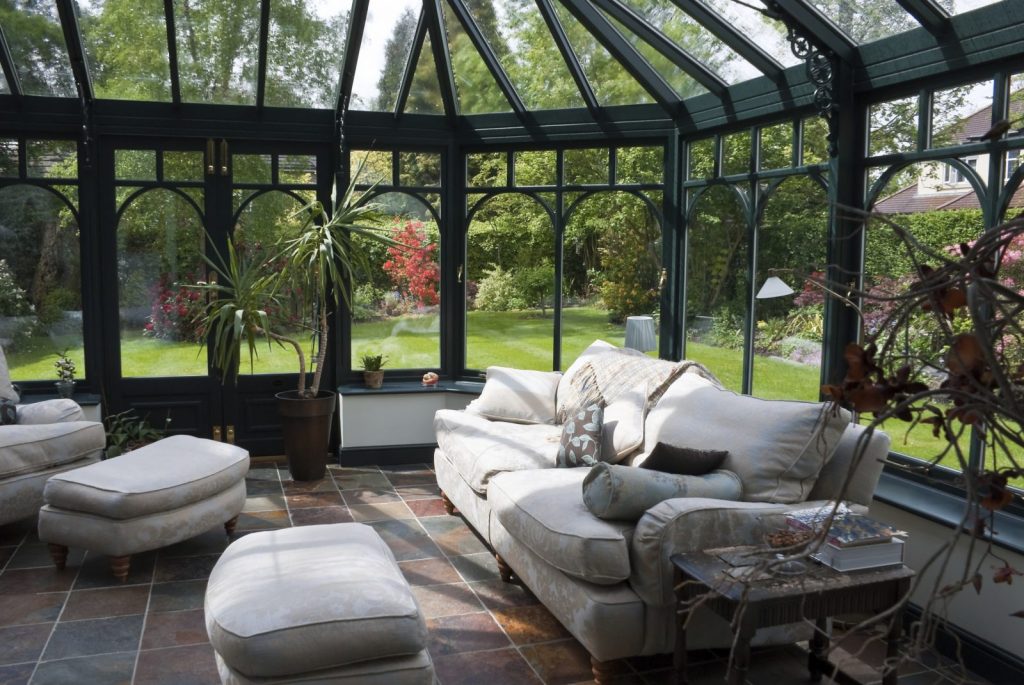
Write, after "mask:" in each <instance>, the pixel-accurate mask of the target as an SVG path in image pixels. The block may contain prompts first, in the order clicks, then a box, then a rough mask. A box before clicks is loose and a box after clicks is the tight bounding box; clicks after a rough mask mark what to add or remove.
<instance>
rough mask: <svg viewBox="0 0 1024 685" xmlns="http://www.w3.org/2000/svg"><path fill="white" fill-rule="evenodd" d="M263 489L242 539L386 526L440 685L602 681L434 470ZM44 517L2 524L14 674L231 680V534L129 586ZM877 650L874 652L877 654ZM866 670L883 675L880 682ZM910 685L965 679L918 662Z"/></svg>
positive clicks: (176, 549) (179, 553) (795, 676)
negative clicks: (221, 613)
mask: <svg viewBox="0 0 1024 685" xmlns="http://www.w3.org/2000/svg"><path fill="white" fill-rule="evenodd" d="M247 486H248V493H249V497H248V500H247V502H246V506H245V511H244V513H243V514H242V516H241V518H240V520H239V524H238V533H237V534H238V535H244V534H246V533H248V532H251V531H256V530H268V529H273V528H282V527H287V526H292V525H295V526H298V525H312V524H318V523H339V522H345V521H361V522H365V523H367V524H368V525H370V526H373V527H374V529H376V530H377V532H378V533H379V534H380V535H381V537H382V538H383V539H384V540H385V541H386V542H387V544H388V545H389V546H390V547H391V549H392V550H393V552H394V553H395V557H396V558H397V559H398V561H399V565H400V566H401V569H402V572H403V573H404V574H405V576H406V578H408V580H409V582H410V584H411V585H412V586H413V592H414V593H415V595H416V597H417V599H418V600H419V602H420V606H421V609H422V611H423V614H424V617H425V618H426V621H427V628H428V635H429V638H428V640H429V644H428V646H429V650H430V653H431V655H432V657H433V659H434V662H435V665H436V669H437V678H438V681H439V682H440V685H476V684H478V683H486V685H505V684H509V685H514V684H516V685H517V684H519V683H545V684H547V685H555V684H561V683H586V682H590V678H591V674H590V663H589V659H588V657H587V654H586V652H585V650H584V649H583V648H582V647H581V646H580V645H579V643H577V642H576V641H575V640H574V639H573V638H572V637H571V636H570V635H569V634H568V632H567V631H566V630H565V629H564V628H563V627H562V626H561V624H560V623H559V622H558V621H557V620H556V619H555V618H554V617H553V616H552V615H551V614H550V613H549V612H548V611H547V610H546V609H545V608H544V607H543V606H541V605H540V604H539V603H538V602H537V600H536V599H535V598H534V597H533V596H532V595H531V594H530V593H528V592H526V591H525V590H523V589H522V588H520V587H517V586H513V585H508V584H505V583H503V582H501V580H500V579H499V578H498V569H497V566H496V564H495V562H494V558H493V557H492V556H491V554H490V553H489V552H488V551H487V548H486V547H485V546H484V545H483V543H482V542H481V541H480V540H479V539H478V538H477V537H476V536H475V535H474V534H473V533H472V531H470V530H469V528H468V527H467V526H466V525H465V524H464V523H463V522H462V520H461V519H459V518H455V517H449V516H447V515H446V514H445V512H444V508H443V506H442V505H441V500H440V499H439V494H440V493H439V491H438V489H437V484H436V482H435V479H434V474H433V472H432V471H431V470H430V468H429V467H428V466H426V465H423V464H418V465H410V466H403V467H393V468H384V469H383V470H382V469H378V468H373V467H371V468H351V469H345V468H338V467H333V466H332V467H331V469H330V471H329V474H328V477H327V478H325V479H324V480H323V481H319V482H316V483H295V482H292V481H291V480H289V478H288V471H287V470H286V469H284V468H274V467H273V466H262V467H259V468H254V469H253V470H251V471H250V473H249V476H248V479H247ZM32 524H33V522H31V521H26V522H22V523H20V524H13V525H9V526H0V685H20V684H23V683H32V684H33V685H41V684H50V683H57V684H64V683H74V684H76V685H79V684H81V685H88V684H91V683H97V684H103V685H108V684H116V683H137V684H139V685H143V684H145V685H151V684H152V685H163V684H166V685H189V684H192V683H195V684H197V685H202V684H206V683H211V684H212V683H217V682H219V679H218V677H217V672H216V668H215V666H214V661H213V651H212V649H211V647H210V645H209V642H208V640H207V637H206V630H205V626H204V623H203V594H204V592H205V589H206V579H207V578H208V576H209V574H210V570H211V569H212V568H213V565H214V563H216V561H217V558H218V557H219V555H220V553H221V552H222V551H223V550H224V548H225V547H226V546H227V544H228V542H229V541H228V540H227V538H226V537H225V536H224V534H223V531H222V530H221V529H219V528H218V529H216V530H212V531H209V532H208V533H205V534H203V535H200V536H198V537H196V538H193V539H191V540H186V541H184V542H181V543H178V544H176V545H172V546H170V547H167V548H164V549H161V550H159V551H156V552H152V553H148V554H142V555H138V556H136V557H135V558H133V560H132V570H131V574H130V575H129V578H128V582H127V583H126V584H124V585H120V584H118V583H117V582H116V581H115V580H114V578H113V576H112V575H111V574H110V570H109V568H108V566H107V560H106V559H105V558H103V557H100V556H98V555H92V554H88V553H85V552H84V551H83V550H72V552H71V555H70V556H69V559H68V568H67V569H66V570H65V571H63V572H57V571H56V570H55V569H54V568H53V566H52V565H51V562H50V559H49V554H48V552H47V548H46V545H45V544H42V543H40V542H39V540H38V538H37V537H36V535H35V531H34V529H33V527H32ZM854 644H856V645H857V646H858V647H859V643H853V642H851V643H850V646H849V651H850V652H856V651H857V649H855V648H854ZM874 647H875V646H874V645H870V646H869V647H868V648H867V649H865V650H863V656H862V657H861V658H863V659H865V660H867V661H872V660H873V659H874V660H876V661H877V659H878V658H880V657H879V651H878V649H875V648H874ZM804 663H805V656H804V654H803V652H802V651H801V650H800V649H799V648H796V647H786V648H777V649H772V650H767V651H761V652H758V653H757V654H756V655H755V658H754V668H753V669H752V671H751V673H750V677H749V683H751V684H752V685H762V684H763V685H784V684H785V683H802V682H806V681H807V674H806V671H805V668H804ZM669 665H670V661H669V659H667V658H663V657H655V658H642V659H635V660H632V661H629V662H623V663H621V664H620V665H619V668H620V670H621V675H620V676H619V677H617V678H616V682H617V683H620V684H621V685H634V684H635V685H643V684H652V685H653V684H662V683H670V682H672V674H671V671H670V670H669V669H668V667H669ZM856 666H857V667H859V668H860V671H862V672H863V674H864V675H865V676H866V677H867V679H868V681H869V682H870V680H872V679H873V678H875V677H877V676H875V675H874V673H873V672H872V671H870V670H865V669H866V667H865V666H864V665H863V664H859V663H858V664H857V665H856ZM724 673H725V661H724V654H715V653H707V654H701V655H696V654H694V655H693V657H692V658H691V668H690V682H691V683H693V684H694V685H704V684H708V685H710V684H712V683H715V684H717V683H721V682H723V675H724ZM826 682H827V681H826ZM900 682H901V683H904V684H908V685H918V684H923V683H946V682H953V681H952V680H945V679H943V678H942V676H941V675H940V674H938V673H936V672H934V671H925V672H918V673H915V672H914V671H913V670H909V669H908V670H907V672H906V673H905V674H904V675H903V677H902V678H901V681H900Z"/></svg>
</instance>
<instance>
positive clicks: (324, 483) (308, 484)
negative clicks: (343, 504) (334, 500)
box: [282, 474, 338, 495]
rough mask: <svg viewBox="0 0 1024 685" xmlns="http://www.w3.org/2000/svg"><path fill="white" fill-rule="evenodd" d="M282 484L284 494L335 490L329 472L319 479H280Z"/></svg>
mask: <svg viewBox="0 0 1024 685" xmlns="http://www.w3.org/2000/svg"><path fill="white" fill-rule="evenodd" d="M282 482H283V484H284V494H286V495H299V494H302V493H304V492H335V491H337V489H338V488H337V486H335V485H334V480H333V479H332V478H331V476H330V474H328V475H326V476H324V477H323V478H321V479H320V480H290V479H289V480H285V481H282Z"/></svg>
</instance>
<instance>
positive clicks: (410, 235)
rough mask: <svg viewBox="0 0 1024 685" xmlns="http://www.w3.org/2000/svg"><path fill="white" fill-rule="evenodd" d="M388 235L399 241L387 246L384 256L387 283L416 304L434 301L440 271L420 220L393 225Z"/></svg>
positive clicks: (434, 249) (433, 245) (432, 244)
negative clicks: (386, 257)
mask: <svg viewBox="0 0 1024 685" xmlns="http://www.w3.org/2000/svg"><path fill="white" fill-rule="evenodd" d="M391 237H392V238H393V239H394V240H395V241H397V242H398V243H400V244H398V245H392V246H389V247H388V248H387V256H388V259H387V261H385V262H384V264H383V268H384V271H385V272H386V273H387V274H388V276H389V277H390V278H391V282H392V283H393V284H394V286H395V287H396V288H398V289H399V291H400V292H402V293H403V294H405V295H408V296H409V297H412V298H413V299H414V300H415V301H416V304H418V305H420V306H423V307H433V306H435V305H436V304H438V302H440V300H439V298H438V283H439V282H440V279H441V274H440V268H439V267H438V264H437V242H436V241H431V240H430V239H429V238H428V237H427V234H426V231H425V230H424V226H423V222H422V221H407V222H405V224H404V225H401V226H396V227H394V229H393V230H392V235H391Z"/></svg>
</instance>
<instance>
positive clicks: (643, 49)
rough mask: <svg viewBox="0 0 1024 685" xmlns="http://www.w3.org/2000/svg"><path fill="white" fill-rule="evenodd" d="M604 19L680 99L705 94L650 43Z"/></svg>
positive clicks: (690, 78)
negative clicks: (649, 64) (648, 63)
mask: <svg viewBox="0 0 1024 685" xmlns="http://www.w3.org/2000/svg"><path fill="white" fill-rule="evenodd" d="M605 19H607V20H608V21H609V23H611V25H612V26H614V27H615V28H616V30H618V32H619V33H621V34H622V35H623V37H624V38H625V39H626V40H628V41H629V42H630V44H631V45H632V46H633V47H634V48H636V50H637V52H639V53H640V54H641V55H643V56H644V59H646V60H647V61H648V62H650V63H651V66H652V67H654V69H655V70H656V71H657V72H658V73H659V74H660V75H661V77H662V78H663V79H665V81H667V82H668V84H669V85H671V86H672V89H673V90H675V92H676V94H677V95H679V97H680V99H682V98H688V97H692V96H694V95H700V94H701V93H706V92H707V89H705V88H704V87H703V86H701V85H700V84H699V83H697V81H695V80H694V79H693V77H692V76H690V75H689V74H688V73H686V72H685V71H684V70H683V69H681V68H680V67H678V66H676V64H675V63H673V62H672V60H670V59H669V58H667V57H665V55H663V54H661V53H660V52H658V51H657V50H656V49H655V48H654V46H652V45H651V44H650V43H647V42H646V41H644V40H642V39H641V38H640V37H639V36H637V35H636V34H635V33H633V32H632V31H630V30H629V29H628V28H626V27H625V26H623V25H622V24H621V23H620V22H618V21H617V20H616V19H615V18H614V17H612V16H611V15H609V14H607V13H605Z"/></svg>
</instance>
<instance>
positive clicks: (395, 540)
mask: <svg viewBox="0 0 1024 685" xmlns="http://www.w3.org/2000/svg"><path fill="white" fill-rule="evenodd" d="M369 525H370V526H371V527H372V528H373V529H374V530H375V531H377V533H378V534H379V535H380V537H381V539H383V540H384V542H385V543H386V544H387V546H388V547H390V548H391V552H392V554H394V555H395V559H397V560H398V561H409V560H411V559H431V558H436V557H441V556H444V554H443V553H442V552H441V548H440V547H438V546H437V544H435V543H434V541H433V540H431V539H430V536H429V535H427V532H426V531H425V530H423V527H422V526H420V524H419V522H418V521H417V520H416V519H409V520H391V521H374V522H372V523H370V524H369ZM0 580H2V577H0Z"/></svg>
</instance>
